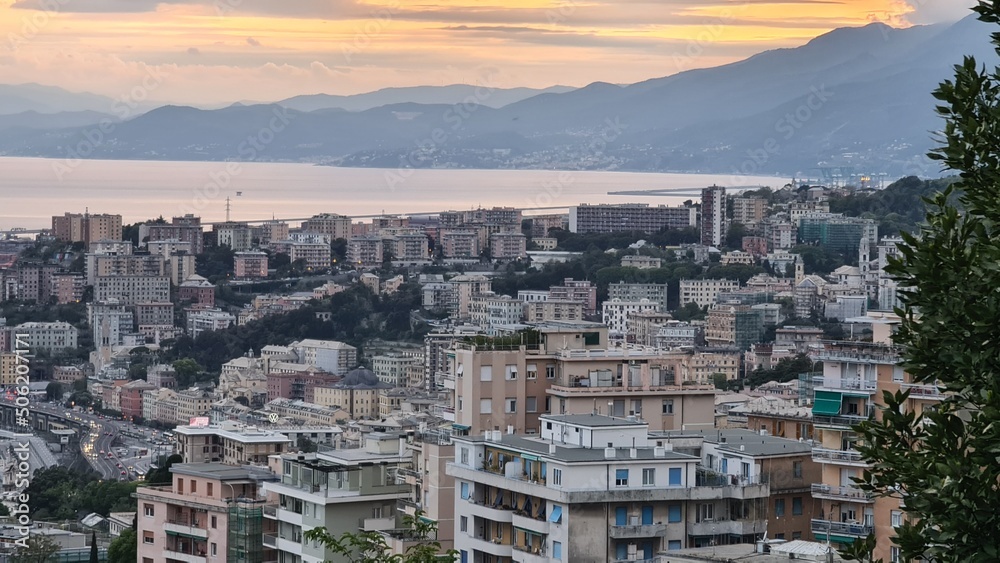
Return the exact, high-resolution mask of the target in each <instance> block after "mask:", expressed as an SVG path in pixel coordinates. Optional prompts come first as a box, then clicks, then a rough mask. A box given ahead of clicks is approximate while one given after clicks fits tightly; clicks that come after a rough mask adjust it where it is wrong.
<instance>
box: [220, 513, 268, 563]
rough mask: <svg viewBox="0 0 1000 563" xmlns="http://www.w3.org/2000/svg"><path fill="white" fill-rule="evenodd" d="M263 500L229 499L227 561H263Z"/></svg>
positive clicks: (261, 562)
mask: <svg viewBox="0 0 1000 563" xmlns="http://www.w3.org/2000/svg"><path fill="white" fill-rule="evenodd" d="M263 508H264V501H262V500H252V499H245V498H240V499H234V500H231V501H229V553H228V556H227V557H226V561H227V563H264V543H263V533H264V531H263V527H264V511H263Z"/></svg>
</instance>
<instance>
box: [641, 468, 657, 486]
mask: <svg viewBox="0 0 1000 563" xmlns="http://www.w3.org/2000/svg"><path fill="white" fill-rule="evenodd" d="M655 484H656V469H654V468H652V467H647V468H645V469H643V470H642V486H643V487H652V486H653V485H655Z"/></svg>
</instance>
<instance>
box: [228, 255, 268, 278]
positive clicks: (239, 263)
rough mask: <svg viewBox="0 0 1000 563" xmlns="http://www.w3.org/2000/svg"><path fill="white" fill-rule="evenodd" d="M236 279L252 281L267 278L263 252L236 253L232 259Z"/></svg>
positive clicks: (265, 256) (265, 257)
mask: <svg viewBox="0 0 1000 563" xmlns="http://www.w3.org/2000/svg"><path fill="white" fill-rule="evenodd" d="M233 269H234V270H235V275H236V279H238V280H254V279H263V278H266V277H267V254H265V253H263V252H237V253H236V255H235V256H234V257H233Z"/></svg>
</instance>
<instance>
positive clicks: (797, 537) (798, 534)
mask: <svg viewBox="0 0 1000 563" xmlns="http://www.w3.org/2000/svg"><path fill="white" fill-rule="evenodd" d="M792 539H793V540H800V539H802V532H792Z"/></svg>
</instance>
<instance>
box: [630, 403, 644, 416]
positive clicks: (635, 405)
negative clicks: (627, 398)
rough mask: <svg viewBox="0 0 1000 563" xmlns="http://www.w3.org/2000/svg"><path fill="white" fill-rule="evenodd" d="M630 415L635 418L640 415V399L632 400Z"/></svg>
mask: <svg viewBox="0 0 1000 563" xmlns="http://www.w3.org/2000/svg"><path fill="white" fill-rule="evenodd" d="M632 414H634V415H636V416H639V415H641V414H642V399H632Z"/></svg>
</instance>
